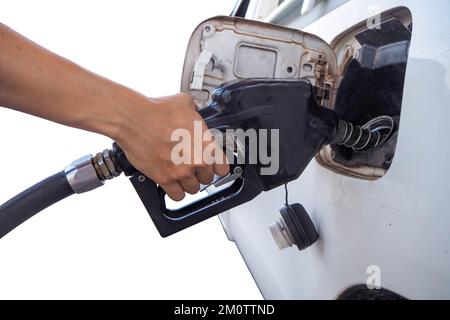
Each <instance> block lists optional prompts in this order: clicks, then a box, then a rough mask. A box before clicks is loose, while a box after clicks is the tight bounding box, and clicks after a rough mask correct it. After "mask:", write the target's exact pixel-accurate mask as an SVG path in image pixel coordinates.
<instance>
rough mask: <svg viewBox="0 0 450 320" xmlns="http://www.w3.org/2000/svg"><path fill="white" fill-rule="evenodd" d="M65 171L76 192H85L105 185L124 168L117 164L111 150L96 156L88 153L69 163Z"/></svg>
mask: <svg viewBox="0 0 450 320" xmlns="http://www.w3.org/2000/svg"><path fill="white" fill-rule="evenodd" d="M64 172H65V173H66V178H67V181H68V182H69V185H70V187H71V188H72V190H73V191H74V192H75V193H78V194H79V193H84V192H88V191H91V190H94V189H96V188H98V187H101V186H103V184H104V182H105V181H106V180H111V179H113V178H115V177H118V176H119V175H120V174H121V173H122V170H121V169H120V167H119V166H118V165H117V164H116V161H115V159H114V157H113V155H112V151H111V150H108V149H106V150H104V151H103V152H99V153H97V154H96V155H95V156H92V155H90V154H89V155H86V156H84V157H81V158H80V159H78V160H75V161H74V162H72V163H71V164H70V165H68V166H67V167H66V168H65V169H64Z"/></svg>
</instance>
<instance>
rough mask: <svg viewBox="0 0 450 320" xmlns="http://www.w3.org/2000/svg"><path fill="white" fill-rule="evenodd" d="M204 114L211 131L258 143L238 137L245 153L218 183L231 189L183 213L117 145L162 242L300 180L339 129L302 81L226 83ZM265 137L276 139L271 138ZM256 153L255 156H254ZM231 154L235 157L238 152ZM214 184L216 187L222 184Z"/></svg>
mask: <svg viewBox="0 0 450 320" xmlns="http://www.w3.org/2000/svg"><path fill="white" fill-rule="evenodd" d="M199 112H200V114H201V115H202V116H203V118H204V120H205V122H206V124H207V125H208V127H209V128H210V129H215V131H220V132H222V133H224V134H225V133H228V132H230V130H231V132H238V130H240V131H239V132H241V133H244V136H245V137H246V138H249V136H250V134H247V133H249V132H250V133H251V134H252V133H254V135H253V137H256V139H253V140H252V141H250V139H246V140H247V141H243V139H240V137H239V135H234V138H235V141H234V144H233V145H234V146H235V147H236V149H237V146H240V149H241V153H242V154H241V155H240V156H235V157H232V159H230V160H231V170H230V174H229V175H228V176H227V177H225V178H222V179H220V180H219V182H222V181H224V180H225V181H227V182H228V183H227V187H226V188H220V189H219V190H215V191H214V192H211V193H210V194H209V195H208V196H206V197H203V198H202V199H200V200H198V201H195V202H193V203H190V204H188V205H186V206H184V207H182V208H179V209H169V208H168V206H167V204H166V195H165V192H164V190H162V189H161V188H160V187H158V186H157V185H156V184H155V183H154V182H153V181H152V180H151V179H148V178H147V177H145V176H144V175H143V174H142V173H140V172H137V171H135V170H134V169H133V167H132V166H131V165H130V164H129V163H128V161H127V160H126V157H125V155H124V154H123V152H121V151H120V150H119V149H118V147H117V146H116V152H115V154H116V158H117V161H118V162H119V164H120V166H121V167H122V169H123V170H124V171H125V174H127V175H129V176H130V177H131V178H130V180H131V182H132V184H133V186H134V188H135V189H136V191H137V193H138V195H139V197H140V199H141V200H142V202H143V204H144V206H145V208H146V209H147V211H148V213H149V214H150V216H151V218H152V219H153V222H154V223H155V225H156V227H157V229H158V231H159V232H160V234H161V235H162V236H163V237H165V236H169V235H171V234H173V233H176V232H178V231H180V230H183V229H185V228H188V227H190V226H192V225H194V224H196V223H198V222H201V221H203V220H205V219H208V218H210V217H212V216H215V215H217V214H220V213H222V212H224V211H227V210H229V209H232V208H234V207H236V206H239V205H241V204H243V203H245V202H248V201H250V200H252V199H254V198H255V197H256V196H258V195H259V194H260V193H261V192H263V191H269V190H272V189H274V188H276V187H279V186H281V185H284V184H286V183H288V182H290V181H292V180H295V179H297V178H298V177H299V176H300V175H301V173H302V172H303V170H304V169H305V168H306V166H307V165H308V164H309V162H310V161H311V160H312V158H313V157H314V156H315V154H316V153H317V152H318V151H319V150H320V148H321V147H322V146H323V145H325V144H329V143H332V142H333V141H334V139H335V137H336V133H337V130H338V124H339V120H338V118H337V116H336V114H335V113H334V112H333V111H332V110H330V109H326V108H322V107H320V106H318V105H317V103H316V101H315V98H314V94H313V92H312V86H311V85H310V84H309V82H307V81H303V80H296V81H292V80H267V79H247V80H237V81H233V82H229V83H225V84H223V85H221V86H219V87H217V88H216V89H215V90H214V92H213V95H212V98H211V102H210V103H209V104H208V106H207V107H205V108H203V109H201V110H200V111H199ZM262 133H263V134H262ZM266 134H267V135H272V136H271V137H270V139H269V137H267V136H266ZM228 136H229V135H228ZM274 138H276V139H274ZM262 149H266V150H270V151H271V153H272V154H271V159H272V161H274V162H277V163H267V161H266V159H262V158H261V154H260V153H261V150H262ZM255 150H256V153H258V154H257V155H256V156H255V154H251V152H253V153H255ZM228 151H229V150H227V153H228V154H229V152H228ZM232 151H233V153H234V155H236V154H237V153H238V151H237V150H232ZM269 166H270V167H271V168H269ZM273 167H275V169H273ZM214 184H215V186H216V187H217V182H216V183H214ZM207 191H208V190H207Z"/></svg>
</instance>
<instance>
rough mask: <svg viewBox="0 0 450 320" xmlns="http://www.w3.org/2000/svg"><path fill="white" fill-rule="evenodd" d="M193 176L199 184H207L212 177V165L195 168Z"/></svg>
mask: <svg viewBox="0 0 450 320" xmlns="http://www.w3.org/2000/svg"><path fill="white" fill-rule="evenodd" d="M195 176H196V177H197V179H198V181H199V182H200V183H201V184H204V185H206V184H209V183H211V182H212V181H213V179H214V170H213V167H212V166H206V167H203V168H199V169H196V170H195Z"/></svg>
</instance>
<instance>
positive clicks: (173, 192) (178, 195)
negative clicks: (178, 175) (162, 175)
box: [160, 181, 184, 201]
mask: <svg viewBox="0 0 450 320" xmlns="http://www.w3.org/2000/svg"><path fill="white" fill-rule="evenodd" d="M160 187H161V188H163V189H164V191H165V192H166V193H167V195H168V196H169V197H170V198H171V199H172V200H175V201H181V200H183V199H184V190H183V188H182V187H181V184H180V183H179V182H177V181H174V182H170V183H168V184H164V185H160Z"/></svg>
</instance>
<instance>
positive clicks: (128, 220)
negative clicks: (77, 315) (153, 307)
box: [0, 0, 261, 299]
mask: <svg viewBox="0 0 450 320" xmlns="http://www.w3.org/2000/svg"><path fill="white" fill-rule="evenodd" d="M234 3H235V0H220V1H211V0H191V1H182V0H177V1H144V0H142V1H137V0H136V1H129V0H127V1H111V0H109V1H106V0H105V1H80V0H77V1H57V0H54V1H49V0H46V1H43V0H40V1H32V0H30V1H23V0H0V21H1V22H3V23H5V24H7V25H9V26H10V27H12V28H13V29H15V30H17V31H19V32H20V33H22V34H24V35H25V36H27V37H29V38H31V39H32V40H34V41H36V42H37V43H39V44H41V45H43V46H44V47H46V48H48V49H50V50H52V51H54V52H56V53H58V54H60V55H62V56H65V57H67V58H69V59H71V60H73V61H75V62H77V63H78V64H80V65H82V66H83V67H85V68H87V69H90V70H92V71H94V72H96V73H99V74H101V75H103V76H105V77H108V78H110V79H112V80H114V81H117V82H120V83H122V84H125V85H127V86H129V87H131V88H134V89H136V90H139V91H141V92H142V93H144V94H146V95H148V96H160V95H168V94H172V93H175V92H177V91H178V90H179V82H180V77H181V70H182V64H183V59H184V53H185V48H186V45H187V42H188V39H189V36H190V34H191V32H192V31H193V29H194V28H195V26H196V25H197V24H198V23H200V22H201V21H202V20H204V19H206V18H208V17H210V16H214V15H218V14H225V15H227V14H229V13H230V12H231V10H232V8H233V6H234ZM0 145H1V151H0V177H1V178H0V202H1V203H3V202H5V201H6V200H7V199H9V198H10V197H12V196H14V195H15V194H16V193H18V192H20V191H22V190H23V189H24V188H27V187H28V186H30V185H31V184H34V183H35V182H38V181H39V180H41V179H43V178H45V177H47V176H48V175H51V174H53V173H55V172H57V171H59V170H61V169H63V168H64V166H65V165H66V164H68V163H70V162H71V161H72V160H75V159H77V158H79V157H80V156H83V155H85V154H87V153H96V152H98V151H101V150H103V149H104V148H107V147H109V146H110V145H111V141H110V140H109V139H108V138H105V137H103V136H99V135H95V134H92V133H88V132H83V131H80V130H76V129H72V128H68V127H63V126H61V125H57V124H54V123H51V122H48V121H45V120H42V119H38V118H35V117H32V116H28V115H24V114H20V113H18V112H14V111H11V110H7V109H4V108H0ZM0 298H43V299H46V298H62V299H65V298H75V299H77V298H86V299H91V298H106V299H107V298H138V299H140V298H154V299H160V298H161V299H164V298H181V299H183V298H186V299H197V298H210V299H217V298H224V299H228V298H230V299H231V298H234V299H241V298H249V299H252V298H256V299H258V298H261V295H260V294H259V291H258V290H257V288H256V286H255V283H254V282H253V279H252V278H251V276H250V274H249V273H248V271H247V269H246V266H245V263H244V261H243V260H242V258H241V256H240V255H239V252H238V251H237V249H236V247H235V245H234V244H233V243H232V242H229V241H228V240H227V239H226V236H225V234H224V232H223V230H222V227H221V225H220V223H219V220H218V219H217V218H213V219H210V220H208V221H206V222H204V223H201V224H199V225H197V226H195V227H193V228H191V229H189V230H186V231H184V232H181V233H179V234H176V235H174V236H172V237H169V238H167V239H162V238H160V236H159V234H158V232H157V231H156V229H155V227H154V226H153V224H152V222H151V220H150V218H149V216H148V214H147V212H146V211H145V209H144V207H143V206H142V204H141V203H140V200H139V199H138V196H137V195H136V194H135V192H134V190H133V188H132V186H131V184H130V183H129V182H128V181H127V179H126V178H124V177H121V178H119V179H117V180H116V181H111V182H109V183H108V184H107V185H106V186H105V187H103V188H100V189H97V190H95V191H93V192H91V193H88V194H84V195H77V196H73V197H71V198H69V199H66V200H65V201H62V202H60V203H58V204H56V205H54V206H53V207H51V208H49V209H47V210H45V211H44V212H42V213H40V214H38V215H37V216H35V217H34V218H32V219H31V220H29V221H28V222H26V223H25V224H23V225H22V226H20V227H19V228H17V229H16V230H14V231H13V232H12V233H10V234H9V235H7V236H6V237H4V238H3V239H1V240H0Z"/></svg>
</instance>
